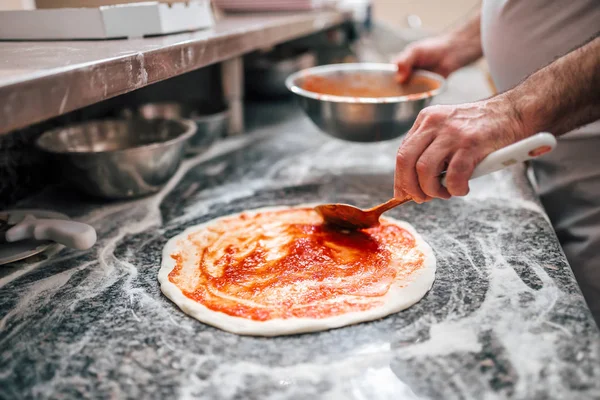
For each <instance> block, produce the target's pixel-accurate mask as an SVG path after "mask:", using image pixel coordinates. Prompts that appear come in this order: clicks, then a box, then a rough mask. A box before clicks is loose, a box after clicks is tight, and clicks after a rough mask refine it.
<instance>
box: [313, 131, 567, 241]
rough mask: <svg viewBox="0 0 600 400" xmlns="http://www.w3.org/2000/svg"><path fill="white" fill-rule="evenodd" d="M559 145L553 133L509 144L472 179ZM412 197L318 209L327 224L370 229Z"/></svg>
mask: <svg viewBox="0 0 600 400" xmlns="http://www.w3.org/2000/svg"><path fill="white" fill-rule="evenodd" d="M555 146H556V138H555V137H554V136H553V135H551V134H550V133H545V132H544V133H538V134H536V135H534V136H531V137H529V138H527V139H524V140H521V141H519V142H517V143H514V144H511V145H510V146H506V147H504V148H502V149H500V150H496V151H494V152H492V153H490V154H489V155H488V156H487V157H486V158H484V159H483V161H481V162H480V163H479V164H478V165H477V167H476V168H475V170H474V171H473V175H472V176H471V178H470V179H475V178H478V177H480V176H483V175H487V174H490V173H492V172H495V171H498V170H501V169H503V168H506V167H508V166H510V165H513V164H516V163H518V162H523V161H526V160H530V159H533V158H536V157H539V156H541V155H542V154H546V153H548V152H550V151H552V149H554V147H555ZM440 178H441V183H442V185H444V186H446V176H445V174H442V176H441V177H440ZM411 200H412V199H411V198H410V197H406V198H399V199H390V200H388V201H387V202H385V203H383V204H380V205H378V206H375V207H373V208H369V209H367V210H363V209H360V208H358V207H354V206H351V205H348V204H339V203H332V204H323V205H319V206H316V207H315V210H316V211H317V212H318V213H319V214H320V215H321V217H323V220H324V222H325V223H326V224H330V225H335V226H338V227H340V228H344V229H366V228H371V227H374V226H377V225H379V217H380V216H381V214H383V213H384V212H386V211H388V210H391V209H392V208H394V207H397V206H399V205H401V204H404V203H407V202H409V201H411Z"/></svg>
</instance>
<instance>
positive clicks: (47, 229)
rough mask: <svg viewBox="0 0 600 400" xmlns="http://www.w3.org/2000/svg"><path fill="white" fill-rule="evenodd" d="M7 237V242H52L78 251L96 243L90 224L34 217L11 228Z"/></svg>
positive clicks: (30, 216) (29, 216)
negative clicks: (33, 240)
mask: <svg viewBox="0 0 600 400" xmlns="http://www.w3.org/2000/svg"><path fill="white" fill-rule="evenodd" d="M5 236H6V241H7V242H17V241H19V240H24V239H36V240H52V241H53V242H56V243H60V244H62V245H64V246H67V247H71V248H73V249H77V250H87V249H89V248H90V247H92V246H93V245H94V243H96V230H95V229H94V228H93V227H91V226H90V225H88V224H84V223H82V222H76V221H70V220H61V219H36V218H35V217H33V216H32V215H28V216H26V217H25V219H24V220H23V221H21V222H20V223H18V224H17V225H15V226H13V227H12V228H10V229H9V230H8V231H7V232H6V235H5Z"/></svg>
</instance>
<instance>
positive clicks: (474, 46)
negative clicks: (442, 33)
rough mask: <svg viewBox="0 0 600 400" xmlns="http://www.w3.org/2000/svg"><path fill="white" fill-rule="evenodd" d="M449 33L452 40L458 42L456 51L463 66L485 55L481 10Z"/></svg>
mask: <svg viewBox="0 0 600 400" xmlns="http://www.w3.org/2000/svg"><path fill="white" fill-rule="evenodd" d="M448 35H449V38H450V40H451V41H452V42H454V43H456V46H455V50H454V51H455V52H456V56H457V58H458V59H459V60H458V61H459V63H460V64H461V65H462V66H465V65H468V64H471V63H473V62H475V61H477V60H478V59H480V58H481V57H482V56H483V49H482V47H481V12H480V11H478V12H477V13H476V14H475V15H473V16H472V17H471V18H469V19H468V20H467V22H466V23H464V24H462V25H461V26H459V27H458V28H456V29H454V30H453V31H450V32H449V33H448Z"/></svg>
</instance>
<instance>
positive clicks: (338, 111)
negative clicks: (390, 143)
mask: <svg viewBox="0 0 600 400" xmlns="http://www.w3.org/2000/svg"><path fill="white" fill-rule="evenodd" d="M357 73H358V74H361V76H365V77H375V78H377V79H378V80H384V81H387V82H389V85H398V83H397V81H396V73H397V67H396V66H395V65H394V64H371V63H355V64H334V65H325V66H320V67H314V68H309V69H305V70H302V71H300V72H297V73H295V74H293V75H291V76H290V77H288V79H287V80H286V86H287V88H288V89H289V90H290V91H292V93H294V94H295V95H296V97H297V99H298V102H299V103H300V106H301V107H302V109H303V110H304V111H305V112H306V114H307V115H308V116H309V117H310V119H311V120H312V121H313V122H314V123H315V124H316V125H317V126H318V127H319V128H320V129H321V130H322V131H323V132H325V133H326V134H328V135H330V136H333V137H336V138H338V139H343V140H348V141H352V142H378V141H382V140H389V139H393V138H397V137H399V136H401V135H403V134H405V133H406V132H407V131H408V130H409V129H410V127H411V126H412V125H413V123H414V122H415V120H416V118H417V115H418V114H419V112H420V111H421V110H422V109H423V108H425V107H426V106H428V105H429V104H430V103H431V101H432V99H433V98H434V97H435V96H437V95H438V94H440V93H441V92H442V91H444V90H445V79H444V78H443V77H442V76H440V75H437V74H434V73H431V72H427V71H416V72H415V73H414V76H415V77H426V78H429V79H431V80H432V81H434V82H436V83H437V84H438V85H439V86H438V87H437V88H436V89H433V90H429V91H426V92H423V93H419V94H411V95H407V96H398V97H347V96H335V95H328V94H321V93H315V92H310V91H308V90H305V89H303V86H304V84H305V82H306V79H308V78H311V77H332V78H335V79H342V78H344V77H345V76H346V77H348V78H347V79H349V80H351V79H353V78H351V77H355V76H357V75H356V74H357Z"/></svg>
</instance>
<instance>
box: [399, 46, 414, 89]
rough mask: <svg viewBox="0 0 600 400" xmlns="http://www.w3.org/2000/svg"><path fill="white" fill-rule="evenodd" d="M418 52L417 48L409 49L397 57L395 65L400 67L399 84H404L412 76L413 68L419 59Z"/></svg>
mask: <svg viewBox="0 0 600 400" xmlns="http://www.w3.org/2000/svg"><path fill="white" fill-rule="evenodd" d="M417 52H418V50H417V49H416V48H415V47H408V48H407V49H406V50H404V51H403V52H402V53H400V54H399V55H398V57H396V59H395V60H394V63H395V64H396V66H397V67H398V72H397V74H396V79H397V80H398V82H399V83H404V82H406V81H407V80H408V78H409V77H410V74H412V70H413V66H414V64H415V61H416V59H417V55H418V54H417Z"/></svg>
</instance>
